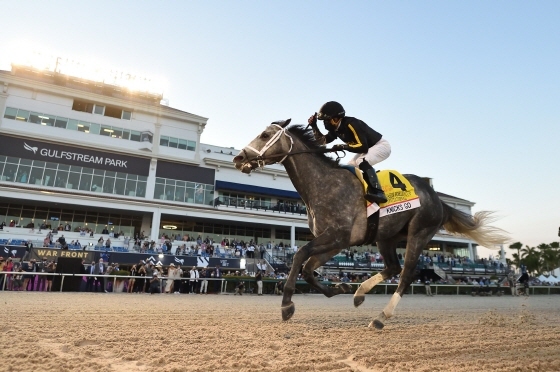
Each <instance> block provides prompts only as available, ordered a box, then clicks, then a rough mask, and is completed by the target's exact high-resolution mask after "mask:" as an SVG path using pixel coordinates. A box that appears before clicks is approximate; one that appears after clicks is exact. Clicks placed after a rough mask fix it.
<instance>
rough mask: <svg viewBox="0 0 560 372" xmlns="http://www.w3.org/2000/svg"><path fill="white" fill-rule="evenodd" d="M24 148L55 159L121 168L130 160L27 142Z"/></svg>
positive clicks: (125, 166)
mask: <svg viewBox="0 0 560 372" xmlns="http://www.w3.org/2000/svg"><path fill="white" fill-rule="evenodd" d="M23 148H24V149H26V150H27V151H32V152H33V154H37V151H38V152H39V155H41V156H44V157H47V158H55V159H66V160H74V161H79V162H83V163H94V164H102V165H109V166H113V167H119V168H128V167H127V162H128V160H121V159H113V158H109V157H103V156H95V155H88V154H80V153H77V152H70V151H59V150H51V149H48V148H41V149H39V148H38V147H32V146H29V145H28V144H27V143H25V142H24V143H23Z"/></svg>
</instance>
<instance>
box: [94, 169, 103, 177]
mask: <svg viewBox="0 0 560 372" xmlns="http://www.w3.org/2000/svg"><path fill="white" fill-rule="evenodd" d="M93 174H97V175H99V176H104V175H105V171H104V170H101V169H94V170H93Z"/></svg>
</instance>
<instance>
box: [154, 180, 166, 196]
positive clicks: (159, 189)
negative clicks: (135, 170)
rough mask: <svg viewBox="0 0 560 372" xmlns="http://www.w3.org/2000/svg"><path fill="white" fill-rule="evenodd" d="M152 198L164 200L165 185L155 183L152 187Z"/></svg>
mask: <svg viewBox="0 0 560 372" xmlns="http://www.w3.org/2000/svg"><path fill="white" fill-rule="evenodd" d="M154 199H162V200H165V185H163V184H161V183H156V185H155V187H154Z"/></svg>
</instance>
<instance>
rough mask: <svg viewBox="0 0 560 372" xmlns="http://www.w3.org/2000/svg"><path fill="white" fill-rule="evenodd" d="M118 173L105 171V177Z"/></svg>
mask: <svg viewBox="0 0 560 372" xmlns="http://www.w3.org/2000/svg"><path fill="white" fill-rule="evenodd" d="M116 175H117V172H113V171H105V177H115V176H116Z"/></svg>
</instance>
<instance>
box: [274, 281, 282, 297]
mask: <svg viewBox="0 0 560 372" xmlns="http://www.w3.org/2000/svg"><path fill="white" fill-rule="evenodd" d="M274 292H275V293H276V294H277V295H281V294H283V293H284V280H280V281H279V282H278V283H276V288H275V289H274Z"/></svg>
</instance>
